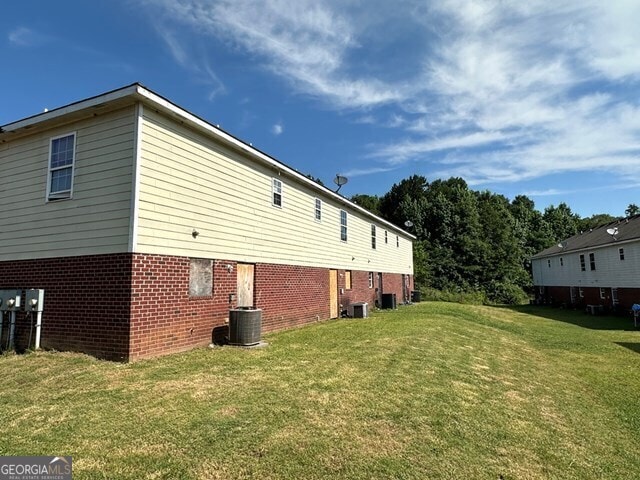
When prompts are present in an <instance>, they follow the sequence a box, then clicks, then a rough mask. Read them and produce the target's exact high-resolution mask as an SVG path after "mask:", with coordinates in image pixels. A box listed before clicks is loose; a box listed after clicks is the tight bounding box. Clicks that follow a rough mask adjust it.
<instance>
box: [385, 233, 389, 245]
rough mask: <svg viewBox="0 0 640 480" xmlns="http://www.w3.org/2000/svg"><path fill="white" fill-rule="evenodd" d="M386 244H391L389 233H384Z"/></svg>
mask: <svg viewBox="0 0 640 480" xmlns="http://www.w3.org/2000/svg"><path fill="white" fill-rule="evenodd" d="M384 243H389V232H387V231H386V230H385V231H384Z"/></svg>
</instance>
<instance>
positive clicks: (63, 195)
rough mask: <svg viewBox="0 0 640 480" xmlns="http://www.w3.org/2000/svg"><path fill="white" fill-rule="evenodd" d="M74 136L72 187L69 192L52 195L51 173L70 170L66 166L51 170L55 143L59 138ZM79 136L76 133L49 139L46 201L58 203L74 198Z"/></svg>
mask: <svg viewBox="0 0 640 480" xmlns="http://www.w3.org/2000/svg"><path fill="white" fill-rule="evenodd" d="M72 135H73V158H72V159H71V186H70V187H69V191H68V192H67V191H66V190H65V191H63V192H55V193H51V172H53V171H57V170H62V169H63V168H69V166H67V165H65V166H64V167H56V168H54V169H52V168H51V155H52V154H53V141H54V140H58V139H59V138H64V137H70V136H72ZM77 139H78V135H77V134H76V132H67V133H64V134H62V135H56V136H55V137H51V138H50V139H49V157H48V158H47V190H46V192H47V194H46V197H45V198H46V201H47V202H51V201H53V202H57V201H59V200H69V199H71V198H73V179H74V177H75V173H76V149H77V141H78V140H77Z"/></svg>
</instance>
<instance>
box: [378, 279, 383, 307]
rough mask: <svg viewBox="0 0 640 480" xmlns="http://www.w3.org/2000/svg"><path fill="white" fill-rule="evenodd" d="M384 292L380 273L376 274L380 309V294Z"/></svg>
mask: <svg viewBox="0 0 640 480" xmlns="http://www.w3.org/2000/svg"><path fill="white" fill-rule="evenodd" d="M383 293H384V290H383V289H382V272H378V295H377V297H378V306H379V307H382V294H383Z"/></svg>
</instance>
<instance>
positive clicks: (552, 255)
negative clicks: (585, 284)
mask: <svg viewBox="0 0 640 480" xmlns="http://www.w3.org/2000/svg"><path fill="white" fill-rule="evenodd" d="M638 242H640V238H630V239H629V240H616V241H615V242H613V243H605V244H602V245H594V246H592V247H584V248H576V249H575V250H565V251H563V252H557V253H549V254H547V255H544V256H542V257H536V256H533V257H531V258H530V259H529V260H530V261H533V260H547V259H549V258H555V257H561V256H562V255H569V254H571V253H588V252H593V251H594V250H600V249H603V248H609V247H617V246H619V245H629V244H630V243H638Z"/></svg>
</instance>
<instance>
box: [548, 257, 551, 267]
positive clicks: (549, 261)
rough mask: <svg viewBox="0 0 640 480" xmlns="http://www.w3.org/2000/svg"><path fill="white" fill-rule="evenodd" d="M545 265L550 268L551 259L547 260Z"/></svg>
mask: <svg viewBox="0 0 640 480" xmlns="http://www.w3.org/2000/svg"><path fill="white" fill-rule="evenodd" d="M547 265H548V266H549V268H551V259H549V260H547Z"/></svg>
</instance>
